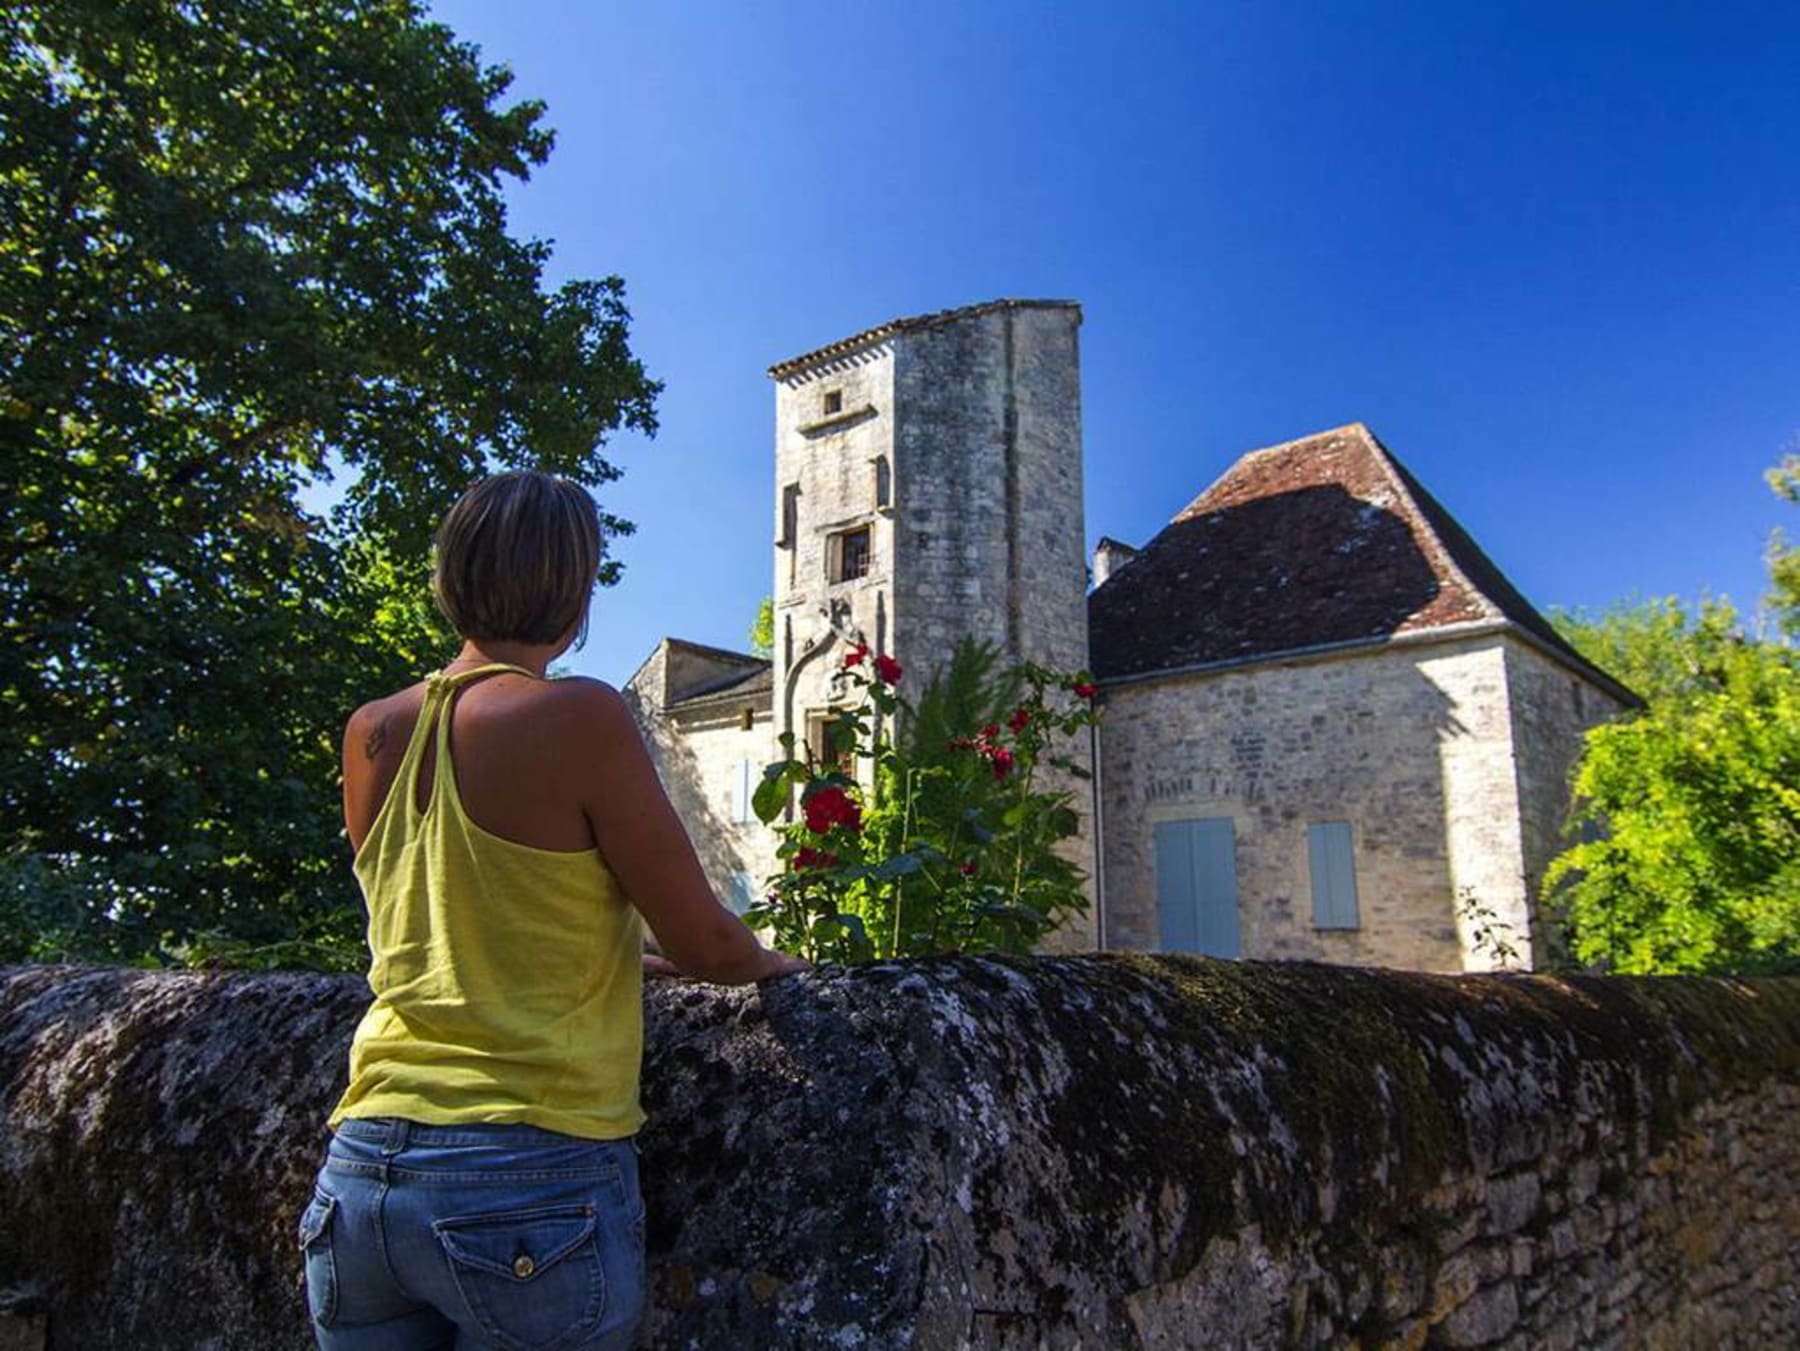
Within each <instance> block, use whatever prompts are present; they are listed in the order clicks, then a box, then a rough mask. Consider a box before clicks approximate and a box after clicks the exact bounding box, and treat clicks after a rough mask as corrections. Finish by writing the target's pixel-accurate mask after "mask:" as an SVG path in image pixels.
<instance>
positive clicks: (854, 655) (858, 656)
mask: <svg viewBox="0 0 1800 1351" xmlns="http://www.w3.org/2000/svg"><path fill="white" fill-rule="evenodd" d="M868 655H869V649H868V648H866V647H864V646H863V645H862V644H860V643H859V644H857V645H856V646H855V647H853V648H851V649H850V650H849V651H848V652H846V653H844V669H845V670H846V671H848V670H849V669H850V668H851V667H852V666H861V665H862V664H863V658H864V657H866V656H868Z"/></svg>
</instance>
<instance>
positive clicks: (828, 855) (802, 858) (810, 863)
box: [794, 845, 838, 869]
mask: <svg viewBox="0 0 1800 1351" xmlns="http://www.w3.org/2000/svg"><path fill="white" fill-rule="evenodd" d="M837 865H838V856H837V855H836V854H834V853H832V852H831V851H830V850H829V849H814V848H813V847H812V846H811V845H808V846H806V847H805V848H804V849H801V850H799V851H798V852H797V853H795V855H794V867H795V868H796V869H799V868H835V867H837Z"/></svg>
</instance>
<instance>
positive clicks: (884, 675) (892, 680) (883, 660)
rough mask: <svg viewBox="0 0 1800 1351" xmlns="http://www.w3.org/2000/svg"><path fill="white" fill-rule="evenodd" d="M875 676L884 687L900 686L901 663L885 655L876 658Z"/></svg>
mask: <svg viewBox="0 0 1800 1351" xmlns="http://www.w3.org/2000/svg"><path fill="white" fill-rule="evenodd" d="M875 675H876V678H877V679H879V680H880V681H881V683H882V684H884V685H898V684H899V683H900V663H899V662H897V661H895V660H894V659H893V658H892V657H890V656H888V655H887V654H886V653H883V654H882V655H881V656H879V657H877V658H875Z"/></svg>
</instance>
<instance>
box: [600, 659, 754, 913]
mask: <svg viewBox="0 0 1800 1351" xmlns="http://www.w3.org/2000/svg"><path fill="white" fill-rule="evenodd" d="M671 655H674V656H677V657H684V656H691V654H687V653H683V652H682V651H681V649H680V648H679V647H678V646H676V645H672V644H671V643H669V642H668V641H667V640H664V641H663V642H662V643H660V644H658V646H657V649H656V651H655V652H653V653H652V654H651V655H650V657H649V659H648V660H646V661H645V662H644V664H643V665H642V666H640V667H639V668H638V670H637V673H636V674H635V675H633V676H632V678H631V680H630V681H628V682H627V683H626V685H625V688H624V689H623V690H622V691H621V693H622V694H623V695H624V698H625V701H626V703H627V704H628V705H630V707H631V710H632V716H633V718H634V719H635V720H636V722H637V725H638V730H639V731H640V732H642V733H643V736H644V745H645V746H646V747H647V748H648V750H649V752H650V758H651V760H652V761H653V762H654V763H655V765H656V771H657V775H658V777H659V778H660V779H661V780H662V784H663V790H664V791H665V792H666V793H667V794H668V795H669V802H670V804H671V805H672V806H673V807H674V808H675V811H676V814H677V815H678V816H680V817H681V822H682V825H684V826H685V827H686V828H687V832H688V838H689V839H690V840H692V841H693V843H694V852H695V853H696V855H698V857H699V859H700V865H701V867H702V868H704V869H705V870H706V877H707V880H708V881H709V882H711V883H712V886H713V890H714V892H716V893H717V894H718V896H719V898H720V899H721V900H724V901H727V902H733V901H734V900H735V899H736V898H737V895H738V892H737V889H736V887H735V886H734V882H733V878H734V876H735V875H738V874H745V873H747V874H749V876H750V877H751V878H752V879H753V880H754V883H755V885H756V886H757V887H760V886H761V883H762V880H763V879H764V878H765V877H767V876H768V875H769V874H770V873H771V872H773V871H774V870H775V848H776V845H777V844H778V843H779V841H778V840H777V838H776V835H775V832H774V831H773V830H772V829H771V828H770V827H768V826H765V825H763V824H762V823H761V822H760V821H758V820H756V819H755V817H754V816H753V815H752V816H751V817H750V819H749V820H748V821H740V820H739V819H738V818H739V817H740V816H741V815H744V813H742V812H741V811H740V810H739V807H738V800H737V799H738V795H739V794H740V793H741V791H742V787H741V778H740V774H739V765H740V764H741V763H742V762H743V761H744V760H749V761H750V762H751V764H752V773H753V775H754V776H756V777H760V776H761V774H762V770H763V767H764V766H765V765H767V764H768V763H769V762H770V761H772V760H774V759H776V758H777V756H778V754H779V751H778V748H777V747H776V745H775V730H774V721H773V718H772V717H771V716H770V713H769V709H768V705H767V701H766V700H765V699H762V698H745V699H740V700H732V699H720V700H715V701H709V702H708V703H707V704H706V705H705V706H704V707H700V708H691V709H687V710H681V709H677V710H676V711H674V712H671V711H669V710H668V709H666V708H664V707H663V706H662V704H661V700H663V699H664V698H666V697H667V695H666V693H664V691H665V690H667V689H668V688H670V687H671V685H672V682H671V681H670V680H669V678H668V672H669V667H670V664H671V663H670V661H669V658H670V656H671ZM674 688H675V689H676V690H677V691H679V689H680V686H674ZM746 711H749V712H750V726H749V727H748V728H746V727H744V725H743V722H744V714H745V712H746ZM738 908H740V909H741V908H742V906H741V905H739V907H738Z"/></svg>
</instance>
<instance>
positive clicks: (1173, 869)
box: [1156, 821, 1200, 952]
mask: <svg viewBox="0 0 1800 1351" xmlns="http://www.w3.org/2000/svg"><path fill="white" fill-rule="evenodd" d="M1188 825H1189V823H1188V822H1186V821H1159V822H1157V824H1156V914H1157V921H1158V927H1159V929H1160V930H1161V934H1162V950H1163V951H1164V952H1198V951H1199V950H1200V913H1199V910H1198V909H1197V907H1196V906H1195V904H1194V892H1195V888H1194V852H1193V848H1192V846H1191V845H1190V844H1189V841H1188Z"/></svg>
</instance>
